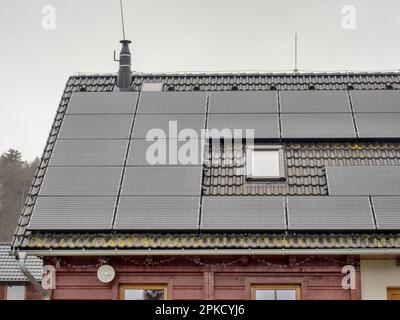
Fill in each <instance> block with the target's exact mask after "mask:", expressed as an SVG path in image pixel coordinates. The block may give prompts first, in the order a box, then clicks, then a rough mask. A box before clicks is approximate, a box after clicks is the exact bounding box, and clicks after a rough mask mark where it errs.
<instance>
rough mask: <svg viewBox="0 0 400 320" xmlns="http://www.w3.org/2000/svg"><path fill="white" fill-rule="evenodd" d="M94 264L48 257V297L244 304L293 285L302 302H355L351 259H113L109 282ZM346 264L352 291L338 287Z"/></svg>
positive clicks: (354, 261) (92, 260)
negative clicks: (149, 293)
mask: <svg viewBox="0 0 400 320" xmlns="http://www.w3.org/2000/svg"><path fill="white" fill-rule="evenodd" d="M160 260H164V261H162V263H160ZM165 260H168V261H167V262H166V261H165ZM98 262H99V258H98V257H96V258H93V257H92V258H82V257H81V258H77V257H75V258H71V257H70V258H60V259H59V260H58V263H57V258H56V259H54V258H51V259H50V258H49V259H47V261H45V263H46V264H52V265H54V266H56V285H57V287H56V289H55V290H53V291H52V292H51V298H52V299H56V300H57V299H119V288H120V287H121V286H123V285H153V286H154V285H163V286H165V287H166V289H167V296H168V299H210V300H213V299H216V300H218V299H246V300H247V299H251V288H252V286H257V285H268V286H271V285H277V286H278V285H295V286H299V287H300V291H301V299H306V300H314V299H345V300H350V299H360V271H359V267H358V266H357V258H354V259H353V258H352V257H336V258H334V257H322V256H314V257H310V256H308V257H305V256H303V257H302V256H299V257H284V256H280V257H276V256H275V257H250V256H249V257H233V256H229V257H218V258H217V257H211V256H202V257H196V258H194V257H172V258H171V257H153V258H151V259H149V258H147V259H144V258H142V257H136V258H135V257H122V258H121V257H120V258H117V257H114V258H111V259H109V260H108V262H107V263H108V264H110V265H112V266H113V267H114V269H115V271H116V276H115V278H114V280H113V281H112V282H111V283H110V284H103V283H101V282H100V281H99V280H98V278H97V268H98V267H97V266H95V264H96V263H98ZM350 263H352V264H355V265H356V266H355V268H356V289H354V290H346V289H343V288H342V279H343V277H344V274H342V272H341V271H342V267H343V265H344V264H350Z"/></svg>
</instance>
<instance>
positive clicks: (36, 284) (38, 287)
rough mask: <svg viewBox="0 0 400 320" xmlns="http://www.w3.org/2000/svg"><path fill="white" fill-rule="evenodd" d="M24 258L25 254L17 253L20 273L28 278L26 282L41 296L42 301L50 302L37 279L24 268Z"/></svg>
mask: <svg viewBox="0 0 400 320" xmlns="http://www.w3.org/2000/svg"><path fill="white" fill-rule="evenodd" d="M26 257H27V254H26V252H18V260H19V267H20V269H21V271H22V273H23V274H24V275H25V277H27V278H28V280H29V281H30V282H31V283H32V285H33V286H34V287H35V289H36V290H37V291H38V292H39V293H40V294H41V295H42V296H43V298H44V300H50V298H49V293H48V292H47V291H46V290H45V289H43V287H42V285H41V284H40V282H39V281H37V279H36V278H35V277H34V276H33V275H32V273H30V272H29V270H28V269H27V268H26Z"/></svg>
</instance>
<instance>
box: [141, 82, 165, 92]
mask: <svg viewBox="0 0 400 320" xmlns="http://www.w3.org/2000/svg"><path fill="white" fill-rule="evenodd" d="M163 85H164V84H163V83H162V82H143V83H142V91H162V90H163Z"/></svg>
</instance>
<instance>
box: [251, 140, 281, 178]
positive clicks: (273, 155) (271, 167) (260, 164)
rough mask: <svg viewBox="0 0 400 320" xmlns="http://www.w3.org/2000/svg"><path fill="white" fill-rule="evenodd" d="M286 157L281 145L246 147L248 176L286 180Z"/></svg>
mask: <svg viewBox="0 0 400 320" xmlns="http://www.w3.org/2000/svg"><path fill="white" fill-rule="evenodd" d="M285 177H286V170H285V157H284V152H283V146H281V145H251V146H247V147H246V178H247V179H251V180H284V179H285Z"/></svg>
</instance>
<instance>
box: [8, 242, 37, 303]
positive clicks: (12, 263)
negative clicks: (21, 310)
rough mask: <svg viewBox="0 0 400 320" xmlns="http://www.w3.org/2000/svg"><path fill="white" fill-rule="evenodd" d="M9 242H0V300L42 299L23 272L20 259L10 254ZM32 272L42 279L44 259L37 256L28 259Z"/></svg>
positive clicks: (28, 265)
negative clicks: (19, 262)
mask: <svg viewBox="0 0 400 320" xmlns="http://www.w3.org/2000/svg"><path fill="white" fill-rule="evenodd" d="M10 252H11V246H10V244H9V243H0V300H25V299H27V300H33V299H40V298H41V296H40V294H38V293H37V292H36V290H35V289H34V288H33V286H32V285H31V284H30V282H29V281H28V279H27V278H26V277H25V275H24V274H23V273H22V272H21V270H20V267H19V264H18V261H17V260H16V259H15V257H14V256H11V255H10ZM27 267H28V269H29V271H30V273H31V274H32V275H33V276H34V277H35V278H36V280H37V281H39V282H40V281H41V278H42V261H41V260H40V259H38V258H36V257H29V258H28V259H27Z"/></svg>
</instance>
